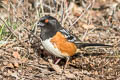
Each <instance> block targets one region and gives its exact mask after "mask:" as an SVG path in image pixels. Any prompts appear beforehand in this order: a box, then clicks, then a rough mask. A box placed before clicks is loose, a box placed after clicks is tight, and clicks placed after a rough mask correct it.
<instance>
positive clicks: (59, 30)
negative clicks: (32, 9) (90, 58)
mask: <svg viewBox="0 0 120 80" xmlns="http://www.w3.org/2000/svg"><path fill="white" fill-rule="evenodd" d="M37 27H40V28H41V34H40V38H41V43H42V45H43V47H44V48H45V49H46V50H47V51H48V52H49V53H50V54H53V55H55V56H56V57H60V58H67V61H68V60H69V57H70V56H73V55H74V54H76V53H77V51H78V50H79V49H80V48H83V47H87V46H110V45H104V44H99V43H78V38H77V37H76V36H74V35H72V34H70V33H69V32H68V31H67V30H66V29H64V28H63V27H62V26H61V24H60V23H59V22H58V20H57V19H56V18H54V17H52V16H49V15H46V16H44V17H41V18H40V20H39V21H38V23H37Z"/></svg>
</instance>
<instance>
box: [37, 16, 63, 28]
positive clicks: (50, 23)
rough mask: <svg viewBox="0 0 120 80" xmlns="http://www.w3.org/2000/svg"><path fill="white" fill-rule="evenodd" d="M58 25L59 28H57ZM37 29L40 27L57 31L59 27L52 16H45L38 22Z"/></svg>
mask: <svg viewBox="0 0 120 80" xmlns="http://www.w3.org/2000/svg"><path fill="white" fill-rule="evenodd" d="M58 25H59V26H58ZM37 27H41V28H44V29H46V28H47V29H57V28H59V27H61V26H60V24H59V22H58V20H57V19H56V18H54V17H52V16H49V15H45V16H43V17H41V18H40V20H39V21H38V23H37Z"/></svg>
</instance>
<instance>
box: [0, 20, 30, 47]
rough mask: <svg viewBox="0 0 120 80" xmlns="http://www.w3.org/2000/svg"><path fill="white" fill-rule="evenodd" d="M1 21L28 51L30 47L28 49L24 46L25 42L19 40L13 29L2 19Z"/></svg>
mask: <svg viewBox="0 0 120 80" xmlns="http://www.w3.org/2000/svg"><path fill="white" fill-rule="evenodd" d="M0 20H1V21H2V22H3V23H4V24H5V27H6V28H7V29H8V30H9V31H10V32H11V33H12V34H13V35H14V36H15V37H16V39H17V40H18V41H19V42H20V43H21V44H22V46H24V47H25V48H26V49H28V47H26V46H25V45H24V44H23V42H22V41H21V40H20V39H19V37H18V36H17V35H16V34H15V33H14V31H13V30H12V28H10V27H9V26H8V25H7V24H6V22H5V21H4V20H3V19H2V18H0Z"/></svg>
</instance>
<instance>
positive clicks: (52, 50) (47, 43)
mask: <svg viewBox="0 0 120 80" xmlns="http://www.w3.org/2000/svg"><path fill="white" fill-rule="evenodd" d="M50 40H51V39H47V40H45V41H41V43H42V45H43V47H44V48H45V49H46V50H47V51H48V52H50V53H51V54H53V55H55V56H57V57H63V56H62V54H61V52H60V50H58V49H57V48H55V47H54V45H53V44H52V43H51V42H50Z"/></svg>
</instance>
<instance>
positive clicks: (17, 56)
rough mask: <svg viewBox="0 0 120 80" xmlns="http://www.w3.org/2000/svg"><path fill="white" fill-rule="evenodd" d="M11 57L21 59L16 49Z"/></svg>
mask: <svg viewBox="0 0 120 80" xmlns="http://www.w3.org/2000/svg"><path fill="white" fill-rule="evenodd" d="M13 57H14V58H17V59H21V58H20V54H19V53H18V52H17V51H16V52H13Z"/></svg>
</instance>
